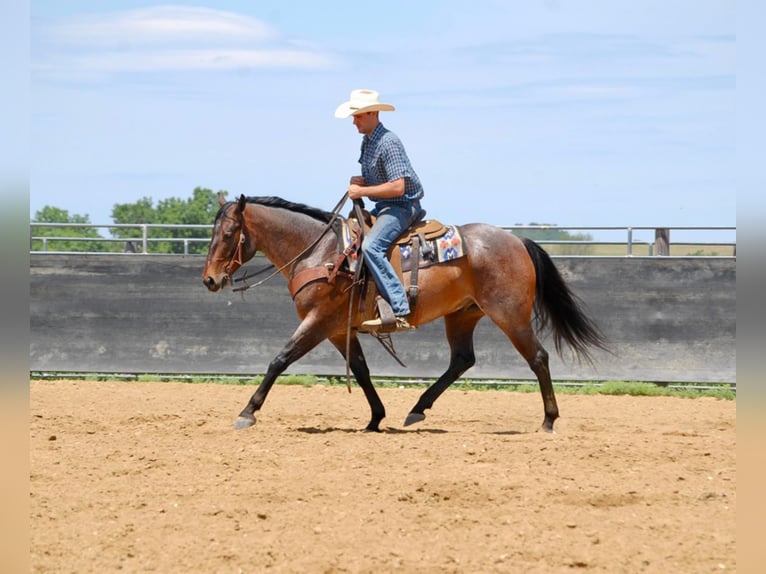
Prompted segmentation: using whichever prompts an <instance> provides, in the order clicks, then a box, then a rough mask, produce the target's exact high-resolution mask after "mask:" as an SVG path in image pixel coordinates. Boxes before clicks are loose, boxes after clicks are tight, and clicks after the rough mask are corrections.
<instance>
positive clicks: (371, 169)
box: [359, 123, 423, 203]
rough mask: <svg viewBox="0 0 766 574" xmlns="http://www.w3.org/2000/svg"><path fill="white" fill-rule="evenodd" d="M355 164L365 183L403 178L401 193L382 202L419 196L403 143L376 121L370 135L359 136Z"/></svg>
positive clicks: (414, 175) (378, 182)
mask: <svg viewBox="0 0 766 574" xmlns="http://www.w3.org/2000/svg"><path fill="white" fill-rule="evenodd" d="M359 163H360V164H361V166H362V177H364V181H365V183H366V184H367V185H378V184H381V183H386V182H388V181H394V180H397V179H399V178H400V177H403V178H404V195H402V196H401V197H394V198H389V199H385V200H383V201H386V202H389V201H390V202H394V203H405V202H408V201H413V200H415V199H420V198H421V197H423V186H422V185H421V184H420V179H419V178H418V175H417V174H416V173H415V170H414V169H412V166H411V165H410V160H409V158H408V157H407V152H406V151H404V145H402V142H401V140H400V139H399V137H398V136H397V135H396V134H395V133H394V132H391V131H388V130H387V129H386V128H384V127H383V124H380V123H379V124H378V125H377V127H376V128H375V130H374V131H373V132H372V134H371V135H370V136H364V138H363V139H362V154H361V155H360V156H359Z"/></svg>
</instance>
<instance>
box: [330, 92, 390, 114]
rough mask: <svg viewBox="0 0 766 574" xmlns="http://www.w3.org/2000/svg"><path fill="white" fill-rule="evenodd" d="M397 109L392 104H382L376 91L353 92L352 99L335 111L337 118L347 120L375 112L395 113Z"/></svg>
mask: <svg viewBox="0 0 766 574" xmlns="http://www.w3.org/2000/svg"><path fill="white" fill-rule="evenodd" d="M395 109H396V108H394V106H392V105H391V104H382V103H380V98H379V95H378V92H376V91H375V90H354V91H353V92H351V99H350V100H349V101H347V102H343V103H342V104H341V105H339V106H338V108H337V109H336V110H335V117H336V118H347V117H348V116H351V115H354V116H355V115H356V114H363V113H365V112H375V111H382V112H393V111H394V110H395Z"/></svg>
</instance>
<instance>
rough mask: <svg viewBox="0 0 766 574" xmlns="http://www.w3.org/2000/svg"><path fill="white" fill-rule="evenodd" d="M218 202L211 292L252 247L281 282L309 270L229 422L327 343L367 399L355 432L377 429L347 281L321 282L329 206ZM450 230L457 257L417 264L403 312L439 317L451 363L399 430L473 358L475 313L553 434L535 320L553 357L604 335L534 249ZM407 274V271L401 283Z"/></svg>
mask: <svg viewBox="0 0 766 574" xmlns="http://www.w3.org/2000/svg"><path fill="white" fill-rule="evenodd" d="M218 203H219V209H218V212H217V213H216V216H215V220H214V223H213V230H212V236H211V239H210V245H209V249H208V254H207V257H206V260H205V267H204V269H203V271H202V277H203V282H204V285H205V286H206V287H207V288H208V290H210V291H213V292H215V291H218V290H220V289H222V288H224V287H225V286H226V285H227V284H229V285H233V282H234V281H235V279H234V273H235V272H236V271H237V270H238V269H240V267H241V266H242V265H243V264H244V263H245V262H247V261H248V260H250V259H251V258H252V257H253V256H254V255H255V254H256V252H257V251H260V252H261V253H263V254H264V255H265V256H266V258H267V259H268V260H269V261H270V262H271V263H272V264H273V265H274V266H275V267H276V268H277V270H278V272H279V273H281V274H282V275H283V276H284V277H285V279H287V281H288V282H290V281H291V280H292V279H293V278H295V277H296V276H297V275H298V274H302V275H303V276H306V275H307V274H308V275H311V276H312V277H315V280H312V281H310V282H309V283H308V284H307V285H306V286H305V287H303V288H301V289H299V290H298V292H297V293H294V297H293V299H294V304H295V308H296V311H297V313H298V316H299V318H300V324H299V325H298V327H297V329H296V330H295V332H294V333H293V334H292V336H291V337H290V340H289V341H288V342H287V344H286V345H285V346H284V348H283V349H282V350H281V351H280V352H279V353H278V354H277V355H276V357H275V358H274V359H273V360H272V361H271V362H270V364H269V366H268V369H267V371H266V374H265V376H264V377H263V379H262V381H261V383H260V385H259V386H258V388H257V389H256V391H255V392H254V393H253V395H252V396H251V398H250V400H249V401H248V403H247V405H246V406H245V408H244V409H243V410H242V412H241V413H240V414H239V416H238V417H237V419H236V421H235V423H234V427H235V428H236V429H243V428H248V427H251V426H253V425H254V424H255V422H256V418H255V413H256V411H259V410H260V409H261V407H262V406H263V403H264V401H265V400H266V397H267V395H268V393H269V391H270V389H271V387H272V385H273V384H274V381H275V380H276V379H277V377H278V376H279V375H280V374H281V373H283V372H284V371H285V369H287V367H289V366H290V365H291V364H292V363H293V362H295V361H297V360H299V359H300V358H301V357H303V356H304V355H305V354H306V353H308V352H309V351H311V350H312V349H313V348H315V347H316V346H317V345H319V344H320V343H321V342H322V341H324V340H328V341H329V342H330V343H331V344H332V345H333V346H334V347H335V348H336V349H337V350H338V351H339V352H340V354H341V355H342V357H343V358H344V359H345V360H346V365H347V373H348V369H350V371H351V372H352V373H353V375H354V378H355V379H356V382H357V383H358V385H359V386H360V387H361V389H362V391H363V392H364V395H365V398H366V399H367V402H368V404H369V407H370V412H371V418H370V422H369V423H368V424H367V426H366V427H365V429H364V430H365V431H380V423H381V421H382V420H383V419H384V418H385V416H386V411H385V407H384V406H383V403H382V401H381V400H380V397H379V396H378V393H377V391H376V390H375V388H374V387H373V384H372V381H371V379H370V370H369V368H368V366H367V363H366V361H365V357H364V353H363V352H362V346H361V345H360V342H359V334H360V332H359V330H358V327H359V325H360V324H361V322H362V320H363V319H364V317H362V316H361V314H360V311H359V310H358V308H356V307H354V308H352V307H351V305H349V298H350V297H351V296H352V295H353V293H354V289H352V288H351V287H352V284H353V283H354V278H353V277H349V276H348V275H346V274H338V275H337V276H336V277H334V278H333V279H332V280H330V279H328V273H327V270H328V269H329V268H331V267H332V265H333V264H334V263H333V262H336V261H337V258H338V253H339V252H341V251H342V247H341V246H340V245H339V238H338V235H337V234H336V233H327V230H328V227H329V226H330V224H331V223H332V222H334V221H335V222H337V210H336V212H335V213H330V212H328V211H324V210H321V209H317V208H313V207H310V206H307V205H304V204H300V203H294V202H291V201H287V200H285V199H282V198H279V197H273V196H262V197H245V196H244V195H241V196H240V197H239V198H238V199H237V200H236V201H226V200H225V199H224V198H223V197H221V196H219V198H218ZM340 205H342V202H341V204H340ZM340 205H339V207H340ZM458 229H459V231H460V233H461V235H462V238H463V242H464V247H465V252H466V253H465V256H464V257H460V258H457V259H454V260H452V261H448V262H445V263H439V264H437V265H433V266H430V267H427V268H424V269H419V276H418V295H417V304H416V305H415V306H414V308H413V310H412V313H411V315H410V316H409V317H408V320H409V322H410V324H411V325H413V326H415V327H417V326H420V325H424V324H426V323H429V322H431V321H434V320H436V319H439V318H443V319H444V324H445V327H446V336H447V342H448V344H449V349H450V359H449V365H448V366H447V369H446V371H444V373H443V374H442V375H441V376H440V377H439V378H438V379H437V380H436V381H435V382H434V383H433V384H432V385H430V386H429V387H428V388H427V389H426V390H425V391H424V392H423V394H422V395H421V396H420V397H419V399H418V401H417V403H416V404H415V405H414V407H413V408H412V410H411V411H410V412H409V414H408V415H407V417H406V419H405V422H404V426H409V425H412V424H414V423H418V422H421V421H423V420H425V418H426V415H425V411H426V410H427V409H430V408H432V407H433V404H434V402H435V401H436V399H437V398H438V397H439V396H440V395H441V394H442V393H443V392H444V391H445V390H446V389H447V388H448V387H449V386H450V385H451V384H452V383H453V382H454V381H455V380H457V379H458V377H460V376H461V375H462V374H463V373H465V372H466V371H467V370H468V369H469V368H471V367H472V366H473V365H474V364H475V362H476V358H475V354H474V344H473V333H474V330H475V328H476V325H477V323H478V322H479V320H480V319H481V318H482V317H484V316H487V317H489V318H490V319H491V320H492V321H493V322H494V324H495V325H497V327H499V328H500V330H501V331H502V332H503V333H504V334H505V335H506V336H507V337H508V339H509V340H510V342H511V343H512V344H513V346H514V347H515V348H516V350H517V351H518V352H519V353H520V354H521V356H522V357H523V358H524V359H525V360H526V362H527V363H528V365H529V367H530V369H531V370H532V372H533V373H534V374H535V376H536V377H537V381H538V384H539V388H540V392H541V394H542V399H543V410H544V419H543V423H542V426H541V430H543V431H546V432H554V428H553V424H554V421H555V420H556V419H557V418H558V417H559V409H558V405H557V403H556V397H555V394H554V390H553V383H552V380H551V374H550V371H549V366H548V357H549V355H548V352H547V351H546V350H545V348H544V347H543V345H542V344H541V342H540V340H539V339H538V336H537V335H536V333H535V327H537V331H538V332H541V331H544V330H546V329H548V330H549V331H550V333H551V336H552V339H553V342H554V344H555V348H556V351H557V353H558V354H559V356H562V352H563V347H564V346H565V345H566V346H568V347H569V348H570V350H571V351H572V352H573V354H574V355H575V357H576V358H577V359H578V360H581V359H583V358H584V359H585V360H587V361H588V362H589V363H591V364H592V363H593V358H592V355H591V352H590V351H591V350H594V349H598V348H600V349H604V350H608V349H607V346H606V341H605V338H604V336H603V334H602V333H601V331H600V330H599V328H598V326H597V325H596V324H595V322H594V321H593V320H592V319H591V318H590V317H588V315H587V314H586V313H585V311H584V308H583V304H582V302H581V300H580V299H579V298H578V297H577V296H576V295H575V294H574V293H573V292H572V291H571V289H570V288H569V286H568V284H567V283H566V282H565V280H564V279H563V278H562V276H561V274H560V273H559V271H558V269H557V268H556V266H555V264H554V262H553V260H552V259H551V258H550V256H549V255H548V254H547V253H546V252H545V250H544V249H543V248H542V247H541V246H540V245H539V244H537V243H536V242H534V241H532V240H531V239H528V238H520V237H518V236H516V235H514V234H513V233H511V232H509V231H508V230H505V229H502V228H499V227H495V226H492V225H489V224H484V223H471V224H467V225H460V226H458ZM275 273H276V272H275ZM408 281H409V280H408V278H407V277H405V289H406V288H407V284H408Z"/></svg>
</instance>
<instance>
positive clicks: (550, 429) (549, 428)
mask: <svg viewBox="0 0 766 574" xmlns="http://www.w3.org/2000/svg"><path fill="white" fill-rule="evenodd" d="M539 430H541V431H543V432H547V433H548V434H556V431H555V430H553V425H550V426H548V425H546V424H544V423H543V426H541V427H540V429H539Z"/></svg>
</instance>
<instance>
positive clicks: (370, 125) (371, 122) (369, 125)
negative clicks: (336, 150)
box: [353, 112, 378, 136]
mask: <svg viewBox="0 0 766 574" xmlns="http://www.w3.org/2000/svg"><path fill="white" fill-rule="evenodd" d="M353 118H354V125H355V126H356V129H357V130H359V133H360V134H364V135H366V136H368V135H370V134H371V133H372V132H373V131H374V130H375V126H377V125H378V114H377V112H364V113H362V114H355V115H354V116H353Z"/></svg>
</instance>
